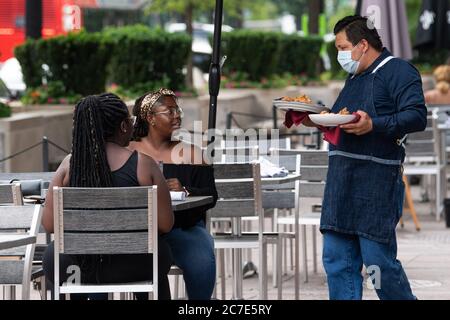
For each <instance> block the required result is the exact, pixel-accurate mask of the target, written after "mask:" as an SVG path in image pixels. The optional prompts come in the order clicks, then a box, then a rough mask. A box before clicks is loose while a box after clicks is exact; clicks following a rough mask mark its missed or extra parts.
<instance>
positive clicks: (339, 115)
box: [309, 114, 356, 127]
mask: <svg viewBox="0 0 450 320" xmlns="http://www.w3.org/2000/svg"><path fill="white" fill-rule="evenodd" d="M320 117H337V118H336V121H337V119H339V118H340V117H349V120H348V121H345V122H341V121H339V122H332V121H333V120H329V121H328V122H329V123H328V124H324V122H321V121H320V120H319V119H317V118H320ZM350 117H353V118H352V119H351V118H350ZM355 117H356V116H355V115H353V114H346V115H343V114H312V115H310V117H309V118H310V119H311V121H312V122H314V123H315V124H317V125H320V126H323V127H337V126H340V125H343V124H348V123H350V122H352V121H353V120H355ZM319 122H320V123H319Z"/></svg>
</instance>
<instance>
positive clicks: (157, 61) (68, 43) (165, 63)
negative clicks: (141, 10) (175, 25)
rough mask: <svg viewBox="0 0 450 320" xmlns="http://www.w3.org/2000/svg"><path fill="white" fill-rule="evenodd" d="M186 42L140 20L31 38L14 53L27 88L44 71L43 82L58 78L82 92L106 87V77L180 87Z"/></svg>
mask: <svg viewBox="0 0 450 320" xmlns="http://www.w3.org/2000/svg"><path fill="white" fill-rule="evenodd" d="M190 48H191V40H190V38H189V37H188V36H187V35H184V34H169V33H166V32H163V31H161V30H151V29H149V28H148V27H145V26H139V25H138V26H129V27H124V28H110V29H107V30H105V31H103V32H101V33H87V32H85V31H82V32H78V33H71V34H69V35H67V36H58V37H54V38H51V39H41V40H29V41H27V42H26V43H25V44H23V45H21V46H19V47H17V48H16V50H15V55H16V57H17V59H18V60H19V62H20V64H21V66H22V71H23V75H24V81H25V83H26V85H27V87H28V88H38V87H40V86H42V84H45V83H43V78H44V77H45V78H46V82H47V83H52V82H61V83H62V84H63V85H64V88H65V90H66V91H67V92H68V93H71V94H81V95H83V96H84V95H89V94H96V93H100V92H103V91H105V87H106V84H107V82H114V83H116V84H118V85H120V86H123V87H124V88H133V87H136V86H139V85H140V84H143V83H168V84H169V86H170V87H171V88H173V89H175V90H179V89H182V88H183V87H184V75H183V73H182V68H183V66H184V65H185V64H186V61H187V57H188V55H189V53H190ZM44 64H46V65H48V67H49V71H48V72H46V71H45V70H44V69H43V68H42V65H44Z"/></svg>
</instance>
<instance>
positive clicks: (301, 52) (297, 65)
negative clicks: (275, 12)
mask: <svg viewBox="0 0 450 320" xmlns="http://www.w3.org/2000/svg"><path fill="white" fill-rule="evenodd" d="M281 39H282V41H281V51H280V60H279V63H278V73H280V74H282V73H284V72H289V73H291V74H299V73H305V74H306V75H307V76H308V77H311V78H317V77H318V74H319V73H320V65H321V58H320V50H321V48H322V45H323V40H322V38H320V37H308V38H305V37H300V36H298V35H285V36H282V38H281Z"/></svg>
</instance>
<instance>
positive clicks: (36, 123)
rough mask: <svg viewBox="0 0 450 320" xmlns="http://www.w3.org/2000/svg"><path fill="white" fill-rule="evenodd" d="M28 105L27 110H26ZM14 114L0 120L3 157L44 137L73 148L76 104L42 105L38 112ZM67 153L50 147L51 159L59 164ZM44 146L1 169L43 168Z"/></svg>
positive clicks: (28, 170)
mask: <svg viewBox="0 0 450 320" xmlns="http://www.w3.org/2000/svg"><path fill="white" fill-rule="evenodd" d="M26 108H27V107H25V108H24V109H26ZM35 108H37V107H35V106H33V107H32V108H30V109H29V110H30V111H26V112H17V110H16V111H15V112H14V113H13V115H12V116H11V117H8V118H1V119H0V159H3V158H5V157H8V156H11V155H13V154H15V153H18V152H21V151H22V150H25V149H27V148H29V147H31V146H33V145H35V144H38V143H39V142H41V141H42V137H43V136H47V137H48V139H49V140H51V141H52V142H54V143H55V144H57V145H59V146H60V147H62V148H64V149H66V150H68V151H70V149H71V146H72V118H73V106H70V107H69V106H66V107H62V108H59V107H57V106H48V107H47V106H42V107H41V109H39V110H37V111H31V110H33V109H35ZM65 156H66V154H65V153H64V152H62V151H61V150H58V149H56V148H54V147H52V146H50V147H49V162H50V163H55V164H57V163H59V162H60V161H61V160H62V159H63V158H64V157H65ZM42 169H43V164H42V146H38V147H36V148H33V149H31V150H30V151H27V152H26V153H24V154H22V155H19V156H17V157H14V158H13V159H11V160H7V161H5V162H1V163H0V172H33V171H42Z"/></svg>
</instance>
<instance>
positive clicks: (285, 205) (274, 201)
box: [262, 155, 301, 209]
mask: <svg viewBox="0 0 450 320" xmlns="http://www.w3.org/2000/svg"><path fill="white" fill-rule="evenodd" d="M264 158H265V159H266V160H268V161H270V162H272V163H274V164H276V165H277V166H279V167H283V168H285V169H286V170H288V171H289V173H290V174H300V164H301V157H300V155H283V156H274V155H272V156H265V157H264ZM299 187H300V185H299V181H295V182H289V183H284V184H276V185H263V197H262V203H263V208H264V209H294V208H297V207H298V198H299V192H300V189H299Z"/></svg>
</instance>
